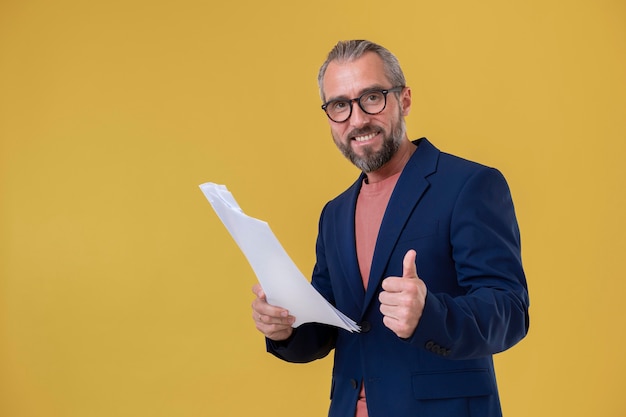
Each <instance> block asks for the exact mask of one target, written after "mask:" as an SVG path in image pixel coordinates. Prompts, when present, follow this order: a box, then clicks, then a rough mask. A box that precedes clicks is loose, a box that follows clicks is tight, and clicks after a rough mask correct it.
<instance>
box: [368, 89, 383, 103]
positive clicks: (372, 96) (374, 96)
mask: <svg viewBox="0 0 626 417" xmlns="http://www.w3.org/2000/svg"><path fill="white" fill-rule="evenodd" d="M382 99H383V93H381V92H380V91H370V92H369V93H365V95H364V96H363V102H364V103H366V104H376V103H378V102H380V101H381V100H382Z"/></svg>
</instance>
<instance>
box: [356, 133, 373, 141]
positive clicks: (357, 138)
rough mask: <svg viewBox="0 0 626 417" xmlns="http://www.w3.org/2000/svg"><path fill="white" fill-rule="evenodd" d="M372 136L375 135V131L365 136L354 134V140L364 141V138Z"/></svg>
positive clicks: (368, 138) (367, 138)
mask: <svg viewBox="0 0 626 417" xmlns="http://www.w3.org/2000/svg"><path fill="white" fill-rule="evenodd" d="M374 136H376V133H370V134H369V135H365V136H355V137H354V140H356V141H357V142H364V141H366V140H370V139H372V138H373V137H374Z"/></svg>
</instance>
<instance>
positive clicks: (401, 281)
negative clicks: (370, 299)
mask: <svg viewBox="0 0 626 417" xmlns="http://www.w3.org/2000/svg"><path fill="white" fill-rule="evenodd" d="M416 256H417V253H416V252H415V251H414V250H413V249H411V250H410V251H408V252H407V253H406V255H404V260H403V262H402V277H388V278H385V279H384V280H383V285H382V286H383V291H382V292H381V293H380V295H379V296H378V300H379V301H380V312H381V313H382V314H383V316H384V317H383V324H384V325H385V326H387V327H388V328H389V329H391V330H392V331H393V332H394V333H395V334H396V335H398V336H399V337H402V338H408V337H410V336H411V335H412V334H413V332H414V331H415V328H416V327H417V324H418V323H419V320H420V318H421V317H422V312H423V311H424V303H425V302H426V292H427V290H426V284H424V281H422V280H421V279H419V277H418V276H417V267H416V265H415V257H416Z"/></svg>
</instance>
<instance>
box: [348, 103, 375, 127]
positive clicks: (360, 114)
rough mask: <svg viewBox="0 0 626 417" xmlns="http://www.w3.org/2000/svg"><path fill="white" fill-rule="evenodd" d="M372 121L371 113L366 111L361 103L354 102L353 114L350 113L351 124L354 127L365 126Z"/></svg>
mask: <svg viewBox="0 0 626 417" xmlns="http://www.w3.org/2000/svg"><path fill="white" fill-rule="evenodd" d="M369 121H370V115H369V114H367V113H365V112H364V111H363V109H362V108H361V106H359V103H357V102H353V103H352V114H351V115H350V124H351V125H352V126H354V127H363V126H365V125H366V124H368V123H369Z"/></svg>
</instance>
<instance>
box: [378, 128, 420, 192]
mask: <svg viewBox="0 0 626 417" xmlns="http://www.w3.org/2000/svg"><path fill="white" fill-rule="evenodd" d="M415 149H417V147H416V146H415V145H414V144H413V143H412V142H411V141H410V140H408V139H405V140H403V141H402V143H401V144H400V147H399V148H398V151H397V152H396V153H395V154H394V155H393V156H392V157H391V159H390V160H389V162H387V163H386V164H385V165H383V166H382V167H381V168H380V169H378V170H376V171H373V172H369V173H368V174H367V182H368V183H369V184H374V183H376V182H379V181H383V180H385V179H387V178H389V177H391V176H392V175H395V174H397V173H399V172H401V171H402V169H404V166H405V165H406V163H407V162H408V161H409V158H411V155H413V152H415Z"/></svg>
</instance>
